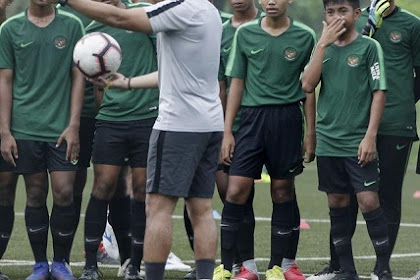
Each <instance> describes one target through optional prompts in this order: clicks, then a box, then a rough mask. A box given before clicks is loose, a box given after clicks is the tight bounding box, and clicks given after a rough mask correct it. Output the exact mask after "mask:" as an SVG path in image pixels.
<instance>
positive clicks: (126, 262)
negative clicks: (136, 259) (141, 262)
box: [117, 259, 130, 277]
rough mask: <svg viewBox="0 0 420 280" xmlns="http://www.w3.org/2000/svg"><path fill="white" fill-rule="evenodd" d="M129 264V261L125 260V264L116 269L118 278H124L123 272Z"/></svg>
mask: <svg viewBox="0 0 420 280" xmlns="http://www.w3.org/2000/svg"><path fill="white" fill-rule="evenodd" d="M129 264H130V259H126V260H125V262H124V263H123V264H122V265H121V266H120V268H119V269H118V273H117V276H118V277H124V276H125V272H126V270H127V267H128V265H129Z"/></svg>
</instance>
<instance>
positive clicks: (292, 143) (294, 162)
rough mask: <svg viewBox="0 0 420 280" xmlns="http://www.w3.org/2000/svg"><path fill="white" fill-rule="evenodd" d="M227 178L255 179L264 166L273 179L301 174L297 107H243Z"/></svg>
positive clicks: (300, 138) (301, 122)
mask: <svg viewBox="0 0 420 280" xmlns="http://www.w3.org/2000/svg"><path fill="white" fill-rule="evenodd" d="M241 113H242V114H241V122H240V126H239V129H238V131H237V133H236V138H235V143H236V145H235V151H234V154H233V159H232V165H231V167H230V171H229V174H230V175H237V176H244V177H251V178H254V179H258V178H260V176H261V172H262V168H263V165H264V164H265V166H266V167H267V172H268V174H269V175H270V177H271V178H273V179H278V180H281V179H292V178H294V177H296V176H297V175H299V174H300V173H302V171H303V164H302V162H303V158H302V140H303V117H302V111H301V108H300V105H299V104H298V103H294V104H289V105H282V106H260V107H243V108H242V111H241Z"/></svg>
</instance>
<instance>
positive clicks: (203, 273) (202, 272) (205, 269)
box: [195, 259, 214, 279]
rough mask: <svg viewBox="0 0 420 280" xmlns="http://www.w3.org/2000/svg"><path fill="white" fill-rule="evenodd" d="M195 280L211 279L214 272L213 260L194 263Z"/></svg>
mask: <svg viewBox="0 0 420 280" xmlns="http://www.w3.org/2000/svg"><path fill="white" fill-rule="evenodd" d="M195 267H196V268H197V279H212V278H213V272H214V260H210V259H201V260H196V261H195Z"/></svg>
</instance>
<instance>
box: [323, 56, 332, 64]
mask: <svg viewBox="0 0 420 280" xmlns="http://www.w3.org/2000/svg"><path fill="white" fill-rule="evenodd" d="M330 59H331V57H330V58H327V59H324V60H323V61H322V64H324V63H325V62H327V61H328V60H330Z"/></svg>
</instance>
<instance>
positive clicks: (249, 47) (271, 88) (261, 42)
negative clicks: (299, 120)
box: [226, 18, 316, 107]
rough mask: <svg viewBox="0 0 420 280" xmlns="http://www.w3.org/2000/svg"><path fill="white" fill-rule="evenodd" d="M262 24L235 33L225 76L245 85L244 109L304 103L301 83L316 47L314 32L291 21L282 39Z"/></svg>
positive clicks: (255, 21) (246, 25) (257, 22)
mask: <svg viewBox="0 0 420 280" xmlns="http://www.w3.org/2000/svg"><path fill="white" fill-rule="evenodd" d="M261 20H262V18H260V19H258V20H254V21H252V22H249V23H246V24H244V25H242V26H241V27H239V28H238V30H237V31H236V34H235V37H234V40H233V44H232V50H231V52H232V53H231V55H230V57H229V62H228V65H227V68H226V76H229V77H232V78H240V79H243V80H244V81H245V89H244V92H243V96H242V103H241V105H242V106H251V107H255V106H264V105H284V104H291V103H295V102H298V101H301V100H303V99H305V94H304V92H303V90H302V84H301V81H300V77H301V73H302V71H303V69H304V67H305V66H306V64H307V63H308V61H309V59H310V56H311V53H312V49H313V48H314V46H315V40H316V39H315V32H314V31H313V30H312V29H311V28H309V27H307V26H306V25H304V24H302V23H300V22H297V21H294V20H292V19H291V20H290V27H289V28H288V29H287V30H286V31H285V32H284V33H282V34H281V35H280V36H272V35H270V34H268V33H267V32H266V31H264V30H263V29H262V28H261Z"/></svg>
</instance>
